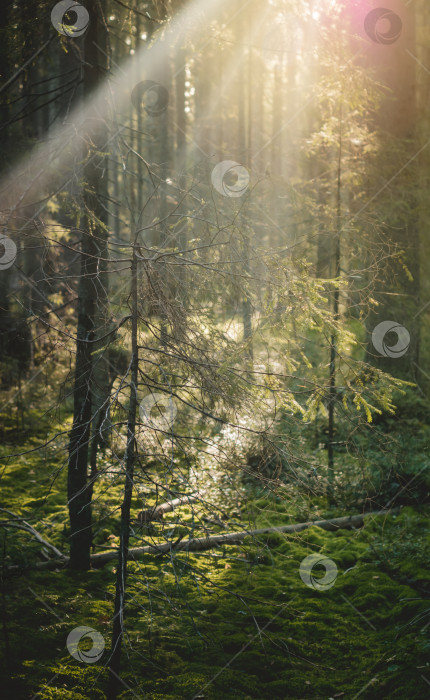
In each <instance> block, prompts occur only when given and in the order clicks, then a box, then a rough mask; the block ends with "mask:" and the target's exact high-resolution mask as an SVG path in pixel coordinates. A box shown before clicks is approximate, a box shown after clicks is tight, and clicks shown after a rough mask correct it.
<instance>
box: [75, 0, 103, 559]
mask: <svg viewBox="0 0 430 700" xmlns="http://www.w3.org/2000/svg"><path fill="white" fill-rule="evenodd" d="M105 32H106V24H105V18H104V0H101V1H100V3H98V4H97V5H95V6H94V7H93V8H92V19H91V22H90V25H89V29H88V31H87V33H86V35H85V70H84V95H85V98H86V100H90V99H91V98H92V97H93V96H94V91H95V90H96V88H97V87H99V85H100V83H101V81H102V80H103V78H104V76H105V71H106V64H105V60H106V59H105V56H104V54H103V53H102V52H101V51H99V49H98V48H97V45H98V46H101V45H103V42H104V36H105ZM90 117H91V118H90V119H88V122H87V124H86V140H87V143H88V149H89V152H90V154H91V153H93V157H90V158H89V160H88V163H87V165H86V166H85V169H84V179H85V183H86V185H85V191H84V207H85V211H86V224H87V230H86V231H85V232H84V233H83V237H82V244H81V270H80V277H79V292H78V325H77V336H76V364H75V380H74V381H75V384H74V391H73V401H74V404H73V425H72V430H71V432H70V443H69V466H68V478H67V496H68V506H69V517H70V562H69V565H70V567H71V568H72V569H79V570H86V569H89V567H90V548H91V543H92V524H91V520H92V518H91V496H92V485H91V483H90V482H89V480H88V453H89V441H90V435H91V420H92V399H93V396H92V388H93V359H92V352H93V350H94V340H95V331H96V328H95V324H96V316H97V292H98V291H99V288H100V282H99V277H98V274H99V256H100V254H101V252H102V251H103V250H105V245H104V241H105V231H104V228H103V225H102V224H100V215H101V209H102V207H101V202H100V196H102V194H103V193H102V192H99V189H100V188H101V187H103V188H104V187H105V185H104V184H103V185H101V180H102V179H103V178H101V173H102V172H103V170H104V169H105V167H106V162H105V161H106V159H105V157H104V156H99V155H98V153H100V152H101V151H103V147H104V145H105V143H106V124H105V122H104V119H103V117H102V118H101V117H100V113H99V112H98V111H95V113H94V114H92V115H90ZM102 221H103V219H102ZM100 241H102V249H100Z"/></svg>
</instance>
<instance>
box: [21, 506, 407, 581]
mask: <svg viewBox="0 0 430 700" xmlns="http://www.w3.org/2000/svg"><path fill="white" fill-rule="evenodd" d="M396 511H398V508H392V509H390V510H377V511H371V512H369V513H364V514H361V513H359V514H357V515H346V516H343V517H341V518H329V519H327V520H310V521H308V522H305V523H295V524H293V525H279V526H275V527H264V528H260V529H258V530H240V531H238V532H230V533H223V534H220V535H212V536H211V537H197V538H194V539H190V540H179V541H177V542H174V543H172V542H166V543H164V544H158V545H156V544H154V545H152V544H150V545H146V546H145V547H133V548H131V549H129V551H128V560H129V561H137V560H138V559H141V558H142V557H144V556H145V554H152V555H154V554H167V553H173V552H175V553H176V552H203V551H205V550H208V549H213V548H214V547H220V546H222V545H228V544H240V543H241V542H243V540H244V539H245V538H246V537H256V536H258V535H267V534H271V533H274V532H280V533H284V534H294V533H296V532H302V531H303V530H307V529H308V528H310V527H320V528H322V529H323V530H329V531H336V530H355V529H357V528H359V527H363V525H364V519H365V518H368V517H375V516H377V515H390V514H392V513H395V512H396ZM117 557H118V550H117V549H113V550H109V551H108V552H100V553H99V554H93V555H92V556H91V566H93V567H94V568H98V567H101V566H104V565H105V564H108V563H109V562H111V561H115V560H116V559H117ZM68 563H69V558H68V557H64V558H62V559H51V560H50V561H47V562H39V563H37V564H36V566H35V568H36V569H57V568H58V567H64V566H67V564H68ZM20 568H22V567H18V566H12V567H9V568H8V571H12V570H15V571H17V570H18V569H20Z"/></svg>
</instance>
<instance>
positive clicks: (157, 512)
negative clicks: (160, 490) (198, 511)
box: [137, 493, 200, 524]
mask: <svg viewBox="0 0 430 700" xmlns="http://www.w3.org/2000/svg"><path fill="white" fill-rule="evenodd" d="M199 498H200V496H199V494H198V493H196V494H194V495H193V496H182V497H181V498H174V499H173V501H166V503H160V505H159V506H155V507H154V508H149V509H148V510H141V511H140V513H139V514H138V516H137V519H138V520H139V522H140V524H143V523H149V522H151V521H155V520H162V519H163V516H164V513H170V512H172V511H173V510H175V508H177V507H178V506H181V505H184V503H195V501H197V500H198V499H199Z"/></svg>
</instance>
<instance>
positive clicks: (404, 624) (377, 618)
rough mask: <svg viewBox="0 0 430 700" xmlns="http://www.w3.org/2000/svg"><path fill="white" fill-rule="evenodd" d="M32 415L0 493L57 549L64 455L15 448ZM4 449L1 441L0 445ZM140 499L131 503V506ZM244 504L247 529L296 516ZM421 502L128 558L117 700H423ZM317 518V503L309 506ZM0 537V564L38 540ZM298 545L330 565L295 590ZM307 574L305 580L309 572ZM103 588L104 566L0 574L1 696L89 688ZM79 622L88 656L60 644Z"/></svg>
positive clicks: (72, 693)
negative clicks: (332, 572) (90, 642)
mask: <svg viewBox="0 0 430 700" xmlns="http://www.w3.org/2000/svg"><path fill="white" fill-rule="evenodd" d="M5 425H6V426H7V417H5ZM37 425H38V431H39V434H38V433H37V431H35V433H34V434H33V435H32V434H30V433H29V431H28V430H27V433H26V436H25V442H23V441H22V436H19V435H17V434H15V435H14V440H18V439H19V440H20V450H21V452H23V453H24V452H26V454H22V456H20V457H14V459H13V460H4V466H3V472H2V501H3V504H7V505H5V506H4V507H7V508H9V509H10V510H11V511H13V512H15V513H17V514H19V515H21V516H23V517H26V516H27V515H28V514H29V513H31V514H32V524H33V525H34V526H35V527H36V528H37V530H38V531H39V532H40V533H41V534H42V535H43V537H45V538H46V539H47V540H49V541H50V542H51V543H53V544H54V545H55V546H57V547H58V548H59V549H61V550H63V551H66V550H67V509H66V506H65V505H64V501H65V499H64V492H65V469H64V451H62V450H60V449H58V451H57V448H54V447H52V448H51V447H47V448H44V449H43V450H36V451H34V452H31V451H29V450H34V449H35V448H37V447H39V446H40V444H42V442H43V441H44V440H45V438H46V435H40V420H38V421H37ZM9 437H10V436H9ZM9 448H10V445H9V447H8V446H7V445H6V446H3V448H2V451H3V454H6V451H7V449H9ZM15 451H16V449H15ZM98 488H100V489H103V490H104V496H103V504H104V505H103V509H104V510H102V508H101V506H99V505H98V500H97V493H96V505H95V509H96V513H97V520H98V523H99V525H98V527H97V528H96V533H95V543H96V545H97V546H98V547H99V548H100V549H107V548H108V547H109V546H111V544H112V545H114V546H115V544H116V539H115V537H116V534H117V528H118V512H117V511H116V510H115V506H116V508H117V506H118V503H119V494H120V485H116V483H114V482H108V481H101V482H100V485H99V486H98ZM3 504H2V505H3ZM140 505H141V504H139V502H138V499H136V500H135V501H134V504H133V507H134V509H135V510H136V512H137V509H138V508H139V506H140ZM247 507H248V510H250V511H252V519H253V522H254V523H255V525H256V526H257V527H258V526H266V525H267V524H272V525H274V524H280V523H289V522H294V521H296V520H297V519H300V515H301V510H302V504H299V503H298V502H297V503H294V502H291V501H287V500H285V499H283V498H280V497H275V496H270V495H268V494H264V493H262V494H260V497H259V498H257V495H256V497H255V498H254V500H253V501H251V502H250V503H249V504H248V506H247ZM429 511H430V509H429V507H428V506H421V507H418V506H405V507H403V508H401V509H400V510H399V511H397V512H394V513H393V514H390V515H388V516H379V517H376V518H374V517H369V518H367V520H366V525H365V527H364V528H362V529H360V530H357V531H348V530H339V531H337V532H327V531H324V530H321V529H318V528H311V529H309V530H306V531H303V532H301V533H299V534H295V535H288V536H287V535H281V534H270V535H266V536H264V537H260V538H259V539H258V540H255V539H253V538H251V537H250V538H248V540H247V541H246V542H245V543H244V544H243V545H241V546H226V547H223V548H220V549H217V550H211V551H207V552H201V553H195V554H189V553H184V552H183V553H177V554H176V555H175V556H170V555H169V556H160V557H154V556H147V557H146V558H145V559H143V560H141V561H139V562H135V563H132V564H130V566H129V578H128V592H127V608H126V638H125V646H124V654H123V675H122V678H123V682H124V683H125V684H127V687H126V686H125V685H124V686H122V688H123V692H122V695H121V697H123V698H132V697H139V698H147V699H148V700H157V699H159V698H160V699H161V698H164V699H167V700H174V699H178V700H179V699H180V698H184V699H187V700H191V698H206V699H207V700H218V699H221V698H231V699H232V700H233V699H235V700H236V699H237V700H246V699H248V698H313V699H319V698H321V699H324V700H328V699H329V698H345V700H352V699H353V698H361V700H364V699H366V698H368V699H369V700H373V699H374V700H376V699H379V698H390V700H391V699H392V698H409V699H411V700H412V699H414V698H416V699H421V698H427V697H429V691H430V665H429V661H430V658H429V653H428V652H429V647H430V645H429V639H428V632H429V630H430V624H429V623H430V615H429V608H430V606H429V603H428V601H427V602H426V596H428V592H429V588H430V586H429V581H430V572H429V550H430V541H429V536H430V526H429ZM330 514H331V515H343V514H345V513H344V511H342V510H341V509H338V510H336V509H334V510H332V511H331V512H330ZM322 515H324V507H323V504H322V503H319V504H318V503H317V506H315V516H316V517H321V516H322ZM180 518H181V523H182V525H181V527H182V530H181V532H183V533H186V532H187V528H188V529H189V531H191V529H192V527H195V525H194V524H193V523H194V519H195V513H194V514H193V509H192V508H191V507H190V506H184V507H182V508H181V513H180ZM156 527H157V526H156ZM159 527H160V528H161V529H160V530H159V531H157V529H155V530H154V531H153V532H152V533H151V534H150V535H148V537H150V538H152V539H155V540H157V539H159V540H160V539H162V537H163V533H164V532H165V528H167V527H168V524H166V523H165V524H163V525H162V526H161V525H160V526H159ZM174 527H175V524H174V521H172V525H171V528H172V530H171V531H174ZM162 528H164V530H163V529H162ZM6 532H7V535H6V534H3V536H2V549H3V559H4V562H5V565H6V566H7V565H8V564H9V563H11V562H17V561H19V562H20V563H21V564H23V565H24V564H26V563H31V562H34V561H36V559H35V556H36V554H37V553H38V552H39V551H40V548H41V547H40V544H38V543H36V542H34V541H31V538H30V537H29V535H28V534H27V533H24V532H20V531H18V530H17V531H11V528H8V529H7V531H6ZM194 532H195V534H201V532H199V531H198V530H197V531H194ZM313 552H316V553H319V554H321V555H323V556H325V557H328V558H330V559H331V560H332V561H333V562H334V563H335V564H336V567H337V576H336V579H335V581H334V584H333V585H332V586H329V587H327V589H326V590H323V591H320V590H318V589H315V588H311V587H308V586H306V585H305V583H304V582H303V581H302V579H301V577H300V574H299V567H300V564H301V562H302V560H303V559H304V558H305V557H306V556H308V555H309V554H311V553H313ZM313 573H314V574H315V576H316V578H317V579H318V577H319V576H321V575H323V574H324V570H323V569H322V568H318V567H315V569H314V570H313ZM114 590H115V565H114V564H110V565H108V566H105V567H104V568H103V569H100V570H93V571H91V572H88V573H76V572H70V571H66V570H58V571H35V570H34V568H28V569H25V570H24V569H23V570H22V571H21V572H19V573H15V574H13V575H10V574H8V573H7V572H6V571H5V569H4V568H3V571H2V590H1V610H2V613H1V619H2V622H1V626H2V632H1V646H2V662H1V673H2V682H1V687H2V692H1V695H2V697H5V698H17V699H21V698H22V699H28V698H33V697H37V698H40V699H41V700H47V699H48V698H73V699H74V700H75V699H76V700H80V699H84V698H85V699H87V698H88V699H90V700H92V699H97V698H100V699H102V698H104V697H105V693H106V680H107V671H106V667H107V665H108V659H109V649H110V642H111V632H112V615H113V597H114ZM81 625H82V626H88V627H92V628H94V629H95V630H97V631H98V632H100V633H101V634H102V635H103V638H104V640H105V645H106V647H105V650H104V653H103V655H102V656H101V658H100V659H99V660H98V661H97V662H96V663H95V664H88V663H83V662H81V661H78V660H76V659H75V658H73V657H72V656H71V655H70V653H69V652H68V651H67V648H66V640H67V637H68V635H69V633H70V632H71V631H72V630H73V629H74V628H75V627H77V626H81ZM427 625H428V626H427ZM84 646H85V645H84Z"/></svg>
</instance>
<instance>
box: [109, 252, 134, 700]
mask: <svg viewBox="0 0 430 700" xmlns="http://www.w3.org/2000/svg"><path fill="white" fill-rule="evenodd" d="M131 298H132V322H131V323H132V325H131V343H132V360H131V382H130V403H129V409H128V420H127V449H126V468H125V485H124V498H123V502H122V506H121V524H120V546H119V550H118V566H117V578H116V592H115V611H114V612H115V615H114V624H113V632H112V652H111V659H110V667H109V671H110V673H109V687H108V693H107V698H108V700H115V699H116V698H117V696H118V692H119V689H120V681H119V673H120V666H121V646H122V637H123V631H124V600H125V590H126V578H127V559H128V557H129V551H128V544H129V536H130V509H131V499H132V495H133V477H134V460H135V432H136V411H137V382H138V365H139V355H138V352H139V351H138V338H137V314H138V307H137V258H136V251H135V246H133V259H132V264H131Z"/></svg>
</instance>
